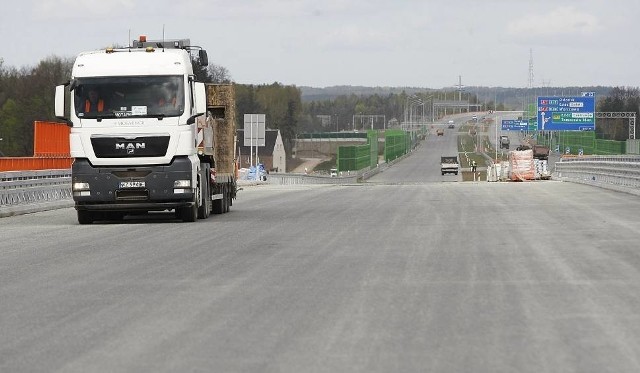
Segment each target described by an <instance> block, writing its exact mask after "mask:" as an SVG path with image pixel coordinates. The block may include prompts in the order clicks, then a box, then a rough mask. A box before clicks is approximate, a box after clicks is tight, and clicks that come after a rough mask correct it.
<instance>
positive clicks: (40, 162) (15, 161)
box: [0, 157, 72, 171]
mask: <svg viewBox="0 0 640 373" xmlns="http://www.w3.org/2000/svg"><path fill="white" fill-rule="evenodd" d="M71 163H72V159H71V158H70V157H58V158H53V157H47V158H38V157H2V158H0V171H35V170H58V169H66V168H71Z"/></svg>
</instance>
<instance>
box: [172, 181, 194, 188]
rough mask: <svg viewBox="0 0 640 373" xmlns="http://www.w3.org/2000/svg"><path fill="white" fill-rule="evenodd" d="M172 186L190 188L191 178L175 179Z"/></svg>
mask: <svg viewBox="0 0 640 373" xmlns="http://www.w3.org/2000/svg"><path fill="white" fill-rule="evenodd" d="M173 187H174V188H191V180H176V181H174V182H173Z"/></svg>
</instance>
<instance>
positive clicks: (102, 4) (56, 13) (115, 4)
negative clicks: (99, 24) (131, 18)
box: [33, 0, 134, 20]
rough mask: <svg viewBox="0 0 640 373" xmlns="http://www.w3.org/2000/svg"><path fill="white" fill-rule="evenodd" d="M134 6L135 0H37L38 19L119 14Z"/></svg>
mask: <svg viewBox="0 0 640 373" xmlns="http://www.w3.org/2000/svg"><path fill="white" fill-rule="evenodd" d="M133 8H134V0H110V1H104V0H58V1H48V0H44V1H36V2H35V4H34V7H33V12H34V15H35V18H36V19H56V20H59V19H78V18H83V19H87V17H93V16H117V15H118V14H126V13H127V12H128V11H130V10H131V9H133Z"/></svg>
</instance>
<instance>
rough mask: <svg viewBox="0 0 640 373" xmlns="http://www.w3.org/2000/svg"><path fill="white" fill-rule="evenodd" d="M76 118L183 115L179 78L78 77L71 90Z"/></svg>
mask: <svg viewBox="0 0 640 373" xmlns="http://www.w3.org/2000/svg"><path fill="white" fill-rule="evenodd" d="M73 97H74V102H75V110H76V115H77V116H78V117H79V118H86V119H95V118H122V117H157V118H163V117H172V116H180V115H182V113H183V112H184V83H183V77H182V76H179V75H178V76H123V77H100V78H78V79H76V84H75V88H74V90H73Z"/></svg>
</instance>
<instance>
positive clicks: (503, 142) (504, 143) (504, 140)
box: [500, 135, 510, 150]
mask: <svg viewBox="0 0 640 373" xmlns="http://www.w3.org/2000/svg"><path fill="white" fill-rule="evenodd" d="M509 143H510V141H509V136H505V135H502V136H500V149H507V150H508V149H509Z"/></svg>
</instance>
